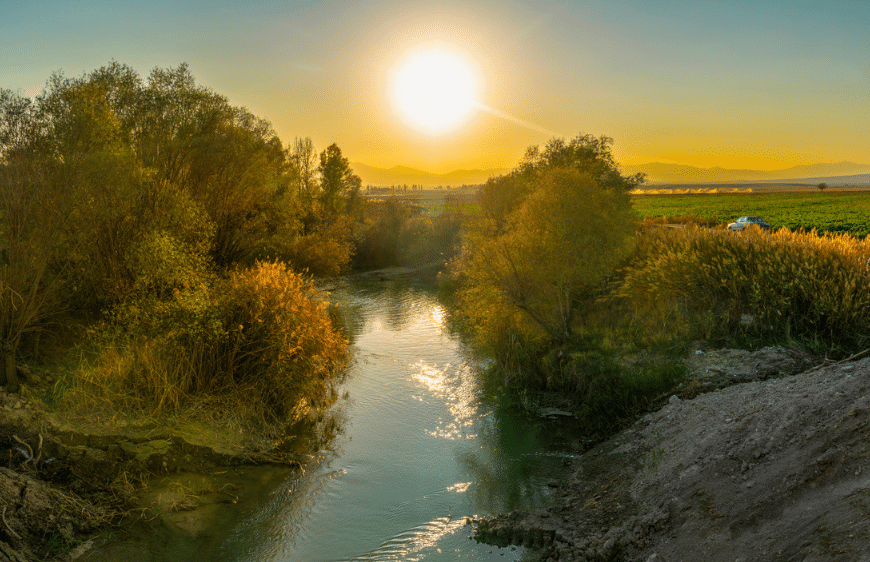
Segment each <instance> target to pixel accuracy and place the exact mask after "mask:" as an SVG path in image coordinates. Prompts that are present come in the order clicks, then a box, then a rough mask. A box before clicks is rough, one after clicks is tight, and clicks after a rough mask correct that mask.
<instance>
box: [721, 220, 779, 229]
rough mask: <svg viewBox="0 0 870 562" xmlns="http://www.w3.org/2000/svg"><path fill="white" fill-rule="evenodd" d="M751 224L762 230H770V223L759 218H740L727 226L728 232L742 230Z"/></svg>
mask: <svg viewBox="0 0 870 562" xmlns="http://www.w3.org/2000/svg"><path fill="white" fill-rule="evenodd" d="M753 224H754V225H757V226H758V227H759V228H761V229H763V230H770V223H769V222H767V221H766V220H764V219H763V218H761V217H740V218H738V219H737V220H736V221H734V222H732V223H730V224H729V225H728V230H743V229H744V228H746V227H747V226H752V225H753Z"/></svg>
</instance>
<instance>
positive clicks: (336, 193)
mask: <svg viewBox="0 0 870 562" xmlns="http://www.w3.org/2000/svg"><path fill="white" fill-rule="evenodd" d="M318 171H319V172H320V203H321V212H322V213H323V215H324V217H336V216H339V215H340V214H345V213H346V214H351V215H358V212H357V211H358V209H359V208H360V207H361V195H360V189H361V188H362V180H361V179H360V177H359V176H358V175H356V174H355V173H353V170H352V169H351V167H350V163H349V162H348V160H347V158H345V157H344V156H342V154H341V149H340V148H339V147H338V145H337V144H335V143H333V144H331V145H329V146H328V147H327V148H326V150H324V151H323V152H321V153H320V167H319V168H318Z"/></svg>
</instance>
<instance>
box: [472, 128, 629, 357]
mask: <svg viewBox="0 0 870 562" xmlns="http://www.w3.org/2000/svg"><path fill="white" fill-rule="evenodd" d="M610 142H611V141H610V139H607V138H605V137H602V138H594V137H590V136H579V137H577V138H575V139H573V140H572V141H570V142H565V141H563V140H561V139H556V140H553V141H550V143H549V144H548V145H547V146H546V147H545V149H544V150H539V149H538V148H536V147H533V148H531V149H529V151H528V152H527V155H526V158H525V159H524V160H523V162H521V164H520V165H519V166H518V167H517V168H516V169H515V170H513V171H512V172H511V173H509V174H507V175H505V176H501V177H498V178H493V179H490V180H489V181H488V182H487V184H486V185H485V186H484V187H483V188H482V189H481V192H480V195H479V197H480V204H481V208H482V211H483V212H482V217H481V218H480V219H479V220H478V221H477V223H476V224H475V225H474V226H473V228H471V229H470V232H469V233H468V235H467V237H466V241H465V246H464V253H463V255H462V256H461V258H460V260H459V261H458V264H459V266H458V272H459V273H460V274H461V276H462V278H463V279H464V285H463V287H462V289H461V291H460V301H461V303H462V307H463V310H464V312H465V314H466V316H467V317H468V318H469V320H470V322H471V323H472V324H473V325H475V326H476V327H477V331H478V333H479V334H482V336H483V338H484V339H488V340H489V341H488V343H489V344H490V345H494V346H497V345H499V343H498V342H499V341H501V342H505V341H510V340H511V338H513V337H515V336H516V335H519V336H521V337H524V338H527V339H536V340H539V341H540V340H545V341H549V342H552V343H555V344H559V343H563V342H566V341H568V340H569V339H570V338H571V337H572V336H573V334H574V331H575V327H576V325H577V321H578V311H579V310H580V309H581V308H582V307H583V306H584V304H585V303H588V302H589V299H590V297H591V296H593V295H594V293H595V291H596V290H597V289H598V288H599V286H600V285H601V283H602V281H603V280H604V279H605V278H606V276H607V275H608V274H609V273H610V272H611V271H612V269H613V267H614V265H615V264H616V263H618V261H619V260H621V259H622V258H623V257H624V256H625V255H626V253H627V251H628V250H629V249H630V244H631V235H632V232H633V228H634V214H633V210H632V207H631V203H630V201H629V198H628V192H629V190H630V189H631V188H632V187H634V186H636V185H637V183H639V182H640V181H642V178H641V177H628V178H627V177H623V176H621V175H620V174H619V171H618V168H617V167H616V164H615V163H614V162H613V159H612V156H611V154H610V150H609V146H610ZM511 334H514V336H512V335H511Z"/></svg>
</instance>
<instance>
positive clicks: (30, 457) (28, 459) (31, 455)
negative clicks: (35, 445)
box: [12, 435, 33, 466]
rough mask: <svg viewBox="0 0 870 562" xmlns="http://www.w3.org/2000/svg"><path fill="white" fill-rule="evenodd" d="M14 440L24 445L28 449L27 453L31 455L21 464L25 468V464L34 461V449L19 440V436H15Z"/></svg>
mask: <svg viewBox="0 0 870 562" xmlns="http://www.w3.org/2000/svg"><path fill="white" fill-rule="evenodd" d="M12 439H15V440H16V441H18V442H19V443H21V444H22V445H24V446H25V447H27V452H28V453H29V454H30V456H28V457H27V460H26V461H24V462H23V463H21V466H24V465H25V464H27V463H29V462H30V461H32V460H33V449H32V448H31V447H30V445H28V444H27V443H26V442H25V441H22V440H21V439H19V438H18V436H17V435H13V436H12Z"/></svg>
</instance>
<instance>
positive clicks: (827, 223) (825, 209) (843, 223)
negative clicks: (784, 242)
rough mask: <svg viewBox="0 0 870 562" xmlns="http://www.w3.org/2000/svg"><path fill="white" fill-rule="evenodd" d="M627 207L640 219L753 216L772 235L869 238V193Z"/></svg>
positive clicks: (660, 198)
mask: <svg viewBox="0 0 870 562" xmlns="http://www.w3.org/2000/svg"><path fill="white" fill-rule="evenodd" d="M632 202H633V203H634V207H635V209H637V211H638V212H639V213H640V215H641V216H642V217H644V218H646V217H683V216H694V217H698V218H704V219H713V220H715V221H717V222H721V223H727V222H731V221H733V220H734V219H736V218H737V217H739V216H741V215H754V216H760V217H763V218H764V219H765V220H766V221H767V222H769V223H770V224H771V226H772V227H773V228H774V229H777V228H781V227H787V228H789V229H792V230H794V229H799V228H804V229H811V228H815V229H817V230H818V231H819V232H850V233H852V234H854V235H857V236H866V235H867V234H870V191H861V192H829V193H825V192H821V191H817V192H802V193H786V192H768V193H715V194H712V193H711V194H706V193H705V194H694V195H635V196H633V197H632Z"/></svg>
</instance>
